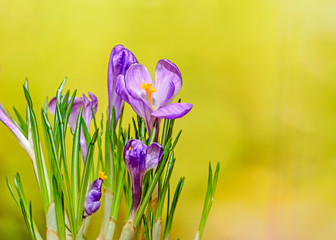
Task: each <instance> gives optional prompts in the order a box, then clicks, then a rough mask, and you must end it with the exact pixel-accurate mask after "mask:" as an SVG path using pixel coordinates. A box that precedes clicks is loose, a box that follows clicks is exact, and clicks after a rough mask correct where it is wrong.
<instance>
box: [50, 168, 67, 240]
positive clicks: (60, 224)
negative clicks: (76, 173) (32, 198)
mask: <svg viewBox="0 0 336 240" xmlns="http://www.w3.org/2000/svg"><path fill="white" fill-rule="evenodd" d="M52 184H53V194H54V199H55V211H56V220H57V229H58V236H59V238H60V239H61V240H65V218H64V211H65V210H64V203H63V197H61V196H62V195H63V193H62V190H60V189H58V184H57V180H56V177H55V175H53V178H52ZM60 195H61V196H60Z"/></svg>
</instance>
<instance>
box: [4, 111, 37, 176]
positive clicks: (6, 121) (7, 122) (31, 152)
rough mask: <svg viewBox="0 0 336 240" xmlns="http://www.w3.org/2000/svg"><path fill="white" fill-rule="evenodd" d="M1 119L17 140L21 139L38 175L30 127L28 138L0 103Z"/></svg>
mask: <svg viewBox="0 0 336 240" xmlns="http://www.w3.org/2000/svg"><path fill="white" fill-rule="evenodd" d="M0 121H1V122H3V123H4V124H5V125H6V126H7V127H8V128H9V130H11V131H12V133H13V134H14V135H15V137H16V138H17V140H18V141H19V143H20V145H21V146H22V147H23V149H24V150H26V152H27V153H28V155H29V157H30V159H31V160H32V162H33V166H34V170H35V174H36V176H37V173H38V172H37V166H36V160H35V154H34V146H33V139H32V137H31V133H30V129H29V130H28V138H27V137H26V136H25V135H24V134H23V133H22V132H21V130H20V129H19V128H18V127H17V126H16V125H15V124H14V123H13V122H12V120H11V119H10V118H9V117H8V115H7V113H6V111H5V110H4V108H3V107H2V105H1V104H0ZM37 179H38V177H37Z"/></svg>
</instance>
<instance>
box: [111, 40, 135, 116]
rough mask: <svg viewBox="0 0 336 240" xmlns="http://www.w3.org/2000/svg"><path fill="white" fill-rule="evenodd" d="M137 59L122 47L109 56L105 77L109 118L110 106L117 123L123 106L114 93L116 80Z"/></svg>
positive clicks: (116, 48) (115, 49) (118, 46)
mask: <svg viewBox="0 0 336 240" xmlns="http://www.w3.org/2000/svg"><path fill="white" fill-rule="evenodd" d="M137 62H138V61H137V59H136V58H135V56H134V55H133V53H132V52H131V51H129V50H128V49H126V48H125V47H124V46H123V45H117V46H115V47H114V48H113V49H112V51H111V55H110V60H109V65H108V74H107V75H108V76H107V88H108V97H109V118H110V121H111V117H112V106H114V109H115V112H116V121H118V119H119V117H120V114H121V110H122V107H123V105H124V102H123V100H122V99H121V97H120V96H119V95H118V94H117V93H116V90H115V88H116V78H117V76H118V75H119V74H122V75H125V73H126V71H127V69H128V68H129V67H130V66H131V65H132V64H133V63H137Z"/></svg>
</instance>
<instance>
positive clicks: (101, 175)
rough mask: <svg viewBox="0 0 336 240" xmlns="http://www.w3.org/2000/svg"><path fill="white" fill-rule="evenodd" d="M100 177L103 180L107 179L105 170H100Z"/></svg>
mask: <svg viewBox="0 0 336 240" xmlns="http://www.w3.org/2000/svg"><path fill="white" fill-rule="evenodd" d="M99 178H100V179H101V180H105V179H107V176H106V175H105V172H99Z"/></svg>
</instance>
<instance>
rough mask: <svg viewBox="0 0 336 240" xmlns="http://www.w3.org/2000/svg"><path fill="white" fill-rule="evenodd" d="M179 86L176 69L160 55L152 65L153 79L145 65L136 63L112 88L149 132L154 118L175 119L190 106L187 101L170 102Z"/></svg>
mask: <svg viewBox="0 0 336 240" xmlns="http://www.w3.org/2000/svg"><path fill="white" fill-rule="evenodd" d="M181 87H182V76H181V73H180V70H179V69H178V68H177V67H176V65H175V64H173V63H172V62H170V61H168V60H166V59H161V60H160V61H159V62H158V64H157V65H156V69H155V81H154V83H153V80H152V78H151V75H150V74H149V72H148V70H147V68H146V67H145V66H143V65H141V64H139V63H136V64H133V65H132V66H131V67H130V68H129V69H128V70H127V72H126V75H125V77H124V76H122V75H119V76H118V78H117V85H116V91H117V93H118V94H119V95H120V96H121V97H122V99H123V100H124V101H125V102H127V103H128V104H130V105H131V107H132V108H133V110H134V111H135V112H136V113H137V114H138V115H139V116H141V117H142V118H143V119H144V120H145V123H146V128H147V131H148V133H149V134H150V133H151V131H152V128H153V125H154V122H155V118H159V119H161V118H164V119H176V118H180V117H183V116H184V115H186V114H187V113H188V112H189V111H190V110H191V108H192V104H190V103H171V102H172V101H173V99H174V98H175V96H176V95H177V94H178V92H179V91H180V89H181Z"/></svg>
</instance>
